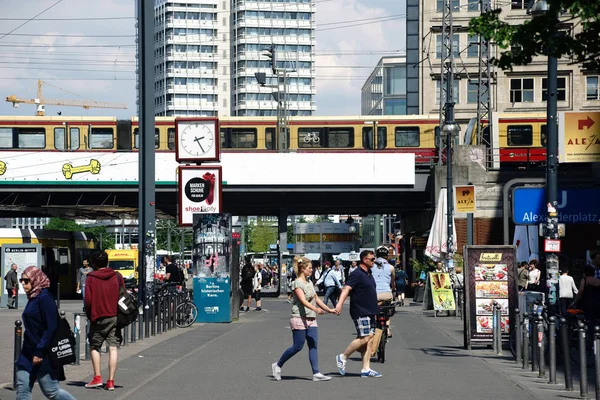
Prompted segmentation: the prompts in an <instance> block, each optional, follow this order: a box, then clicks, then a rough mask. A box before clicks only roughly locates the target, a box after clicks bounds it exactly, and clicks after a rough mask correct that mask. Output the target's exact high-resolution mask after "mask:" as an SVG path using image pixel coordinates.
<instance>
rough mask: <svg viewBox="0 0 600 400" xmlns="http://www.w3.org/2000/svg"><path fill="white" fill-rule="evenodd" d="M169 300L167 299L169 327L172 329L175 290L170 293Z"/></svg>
mask: <svg viewBox="0 0 600 400" xmlns="http://www.w3.org/2000/svg"><path fill="white" fill-rule="evenodd" d="M168 299H169V300H168V301H167V307H168V310H167V316H168V319H167V329H168V330H171V329H173V292H170V293H169V295H168Z"/></svg>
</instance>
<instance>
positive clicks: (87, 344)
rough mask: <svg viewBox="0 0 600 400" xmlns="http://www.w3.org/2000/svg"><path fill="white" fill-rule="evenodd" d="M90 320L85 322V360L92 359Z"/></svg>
mask: <svg viewBox="0 0 600 400" xmlns="http://www.w3.org/2000/svg"><path fill="white" fill-rule="evenodd" d="M89 337H90V320H89V319H87V318H86V320H85V356H84V358H83V359H84V360H86V361H87V360H89V359H90V358H91V355H90V339H89Z"/></svg>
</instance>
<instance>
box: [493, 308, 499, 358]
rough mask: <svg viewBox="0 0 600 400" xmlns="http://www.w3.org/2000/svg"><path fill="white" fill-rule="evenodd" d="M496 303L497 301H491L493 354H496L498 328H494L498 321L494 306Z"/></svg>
mask: <svg viewBox="0 0 600 400" xmlns="http://www.w3.org/2000/svg"><path fill="white" fill-rule="evenodd" d="M497 305H498V302H497V301H494V302H493V303H492V349H493V351H494V354H498V337H497V335H498V330H497V329H496V328H497V326H498V324H499V323H500V322H499V321H498V316H497V313H496V306H497Z"/></svg>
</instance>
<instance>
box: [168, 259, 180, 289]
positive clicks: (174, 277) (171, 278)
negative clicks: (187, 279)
mask: <svg viewBox="0 0 600 400" xmlns="http://www.w3.org/2000/svg"><path fill="white" fill-rule="evenodd" d="M165 263H166V264H167V267H166V269H165V281H166V282H169V283H181V281H182V275H183V274H182V273H181V271H180V270H179V267H178V266H177V265H176V264H175V263H174V262H172V261H171V256H165Z"/></svg>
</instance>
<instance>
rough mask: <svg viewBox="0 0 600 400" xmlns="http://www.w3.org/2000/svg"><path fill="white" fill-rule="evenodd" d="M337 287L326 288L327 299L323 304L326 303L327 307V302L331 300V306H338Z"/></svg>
mask: <svg viewBox="0 0 600 400" xmlns="http://www.w3.org/2000/svg"><path fill="white" fill-rule="evenodd" d="M335 289H336V287H335V286H327V287H326V288H325V299H324V300H323V303H325V305H327V302H328V301H329V300H331V304H333V306H334V307H335V306H337V299H336V296H335Z"/></svg>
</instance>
